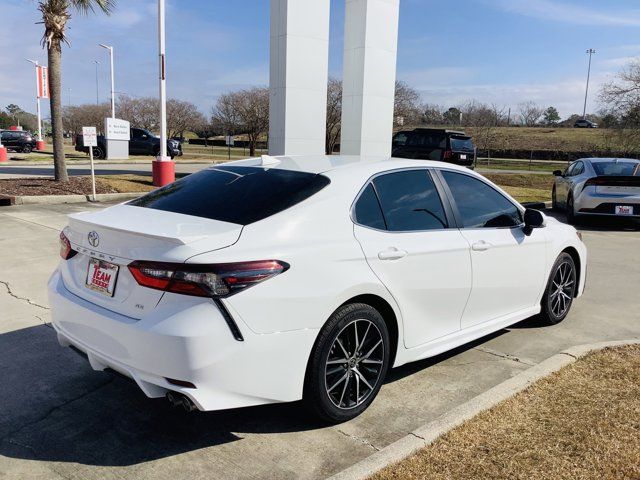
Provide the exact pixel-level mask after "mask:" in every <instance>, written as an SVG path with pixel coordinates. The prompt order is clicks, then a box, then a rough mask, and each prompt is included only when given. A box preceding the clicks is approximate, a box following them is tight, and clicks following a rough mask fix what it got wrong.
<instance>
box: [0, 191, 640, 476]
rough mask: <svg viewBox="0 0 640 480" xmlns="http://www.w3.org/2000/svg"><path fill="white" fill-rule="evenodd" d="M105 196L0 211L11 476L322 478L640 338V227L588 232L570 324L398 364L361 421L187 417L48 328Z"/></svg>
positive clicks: (295, 407)
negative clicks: (539, 368)
mask: <svg viewBox="0 0 640 480" xmlns="http://www.w3.org/2000/svg"><path fill="white" fill-rule="evenodd" d="M101 207H102V205H95V204H80V205H49V206H19V207H5V208H2V209H0V225H2V227H1V228H0V375H1V377H0V378H1V379H2V383H3V387H4V388H3V392H5V394H4V395H3V401H2V408H1V409H0V473H3V474H4V475H5V477H6V478H11V479H13V478H16V479H18V478H78V479H103V478H106V479H111V478H114V479H115V478H122V477H126V478H133V479H147V478H149V479H151V478H153V479H175V478H240V479H244V478H247V479H248V478H279V479H281V478H285V479H286V478H323V477H326V476H329V475H331V474H334V473H336V472H338V471H340V470H342V469H343V468H345V467H347V466H349V465H351V464H354V463H356V462H358V461H360V460H362V459H363V458H365V457H367V456H369V455H370V454H371V453H372V452H375V451H377V450H379V449H381V448H383V447H385V446H387V445H389V444H391V443H392V442H394V441H396V440H398V439H400V438H402V437H403V436H404V435H406V434H407V432H411V431H413V430H414V429H415V428H417V427H418V426H420V425H422V424H425V423H427V422H429V421H432V420H434V419H436V418H438V417H439V416H440V415H442V414H444V413H446V412H448V411H450V410H451V409H453V408H455V407H457V406H459V405H461V404H463V403H464V402H466V401H468V400H469V399H471V398H473V397H475V396H476V395H478V394H480V393H482V392H484V391H486V390H488V389H489V388H491V387H493V386H495V385H497V384H498V383H500V382H502V381H504V380H506V379H508V378H510V377H512V376H514V375H516V374H518V373H519V372H522V371H524V370H526V369H528V368H530V367H531V366H533V365H535V364H537V363H538V362H540V361H542V360H543V359H545V358H547V357H549V356H551V355H553V354H555V353H558V352H560V351H562V350H564V349H566V348H568V347H571V346H573V345H577V344H583V343H592V342H598V341H606V340H619V339H626V338H638V337H640V321H639V320H640V313H639V312H640V301H639V300H638V294H637V289H638V283H639V280H640V233H639V232H637V231H632V232H630V231H620V230H617V229H615V228H614V229H607V228H604V229H596V228H593V229H585V230H584V231H583V235H584V239H585V242H586V243H587V245H588V247H589V255H590V260H589V271H588V281H587V289H586V292H585V295H584V297H583V298H581V299H580V300H578V301H577V302H576V303H575V304H574V307H573V310H572V312H571V314H570V315H569V317H568V318H567V319H566V320H565V321H564V322H563V323H561V324H560V325H557V326H554V327H541V326H540V325H538V324H537V323H536V322H535V320H533V319H531V320H528V321H524V322H521V323H520V324H518V325H515V326H513V327H512V328H509V329H505V330H502V331H500V332H498V333H496V334H494V335H491V336H490V337H486V338H484V339H482V340H481V341H478V342H474V343H473V344H470V345H467V346H465V347H464V348H459V349H457V350H455V351H453V352H450V353H448V354H446V355H441V356H438V357H436V358H433V359H429V360H425V361H421V362H418V363H415V364H410V365H406V366H404V367H401V368H399V369H395V370H393V371H392V372H391V373H390V375H389V379H388V381H387V383H386V384H385V385H384V386H383V388H382V390H381V392H380V395H379V397H378V398H377V399H376V401H375V402H374V404H373V405H372V406H371V408H370V409H369V410H368V411H367V412H365V414H363V415H362V416H361V417H359V418H357V419H355V420H353V421H351V422H348V423H345V424H342V425H338V426H333V427H324V426H321V425H319V424H317V423H315V422H314V421H313V420H311V419H310V418H309V416H308V414H307V412H306V411H305V410H304V409H303V408H302V407H301V406H300V405H299V404H286V405H274V406H267V407H255V408H248V409H238V410H232V411H225V412H209V413H200V412H198V413H194V414H186V413H184V412H182V411H180V410H173V409H171V408H170V407H169V406H168V404H167V403H166V402H165V401H163V400H149V399H147V398H146V397H145V396H144V395H143V394H142V393H141V392H140V391H139V390H138V388H137V387H136V386H135V385H133V383H132V382H130V381H127V380H126V379H121V378H119V377H114V376H112V375H110V374H108V373H99V372H94V371H92V370H91V369H90V367H89V366H88V365H87V364H86V362H85V360H84V359H82V358H80V357H78V356H77V355H75V354H74V353H73V352H72V351H71V350H70V349H63V348H61V347H59V346H58V345H57V342H56V340H55V335H54V333H53V330H52V329H51V328H50V327H48V326H46V325H45V324H46V322H47V321H48V320H49V312H48V306H47V300H46V295H45V284H46V281H47V278H48V276H49V274H50V273H51V271H52V270H53V269H54V268H55V265H56V264H57V262H58V233H59V231H60V229H61V228H62V227H63V226H64V225H65V223H66V220H65V215H66V214H67V213H70V212H75V211H80V210H88V209H95V208H101ZM0 477H2V475H0ZM3 478H4V477H3Z"/></svg>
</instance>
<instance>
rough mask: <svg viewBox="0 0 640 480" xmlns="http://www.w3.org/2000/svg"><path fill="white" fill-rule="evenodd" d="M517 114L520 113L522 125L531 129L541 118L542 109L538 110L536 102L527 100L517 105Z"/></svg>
mask: <svg viewBox="0 0 640 480" xmlns="http://www.w3.org/2000/svg"><path fill="white" fill-rule="evenodd" d="M518 112H519V113H520V119H521V121H522V124H523V125H525V126H527V127H533V126H535V125H536V124H537V123H538V121H539V120H540V117H542V114H543V113H544V109H542V108H540V107H539V106H538V104H537V103H536V102H534V101H532V100H529V101H528V102H523V103H519V104H518Z"/></svg>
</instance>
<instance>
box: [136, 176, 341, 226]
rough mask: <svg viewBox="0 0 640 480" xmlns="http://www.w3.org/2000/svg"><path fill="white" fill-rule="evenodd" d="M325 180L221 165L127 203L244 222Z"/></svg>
mask: <svg viewBox="0 0 640 480" xmlns="http://www.w3.org/2000/svg"><path fill="white" fill-rule="evenodd" d="M328 184H329V179H328V178H327V177H325V176H323V175H317V174H315V173H308V172H296V171H291V170H281V169H277V168H270V169H269V168H261V167H234V166H220V167H216V168H208V169H206V170H201V171H199V172H197V173H193V174H191V175H189V176H187V177H184V178H182V179H180V180H178V181H177V182H175V183H171V184H169V185H167V186H166V187H163V188H160V189H158V190H155V191H154V192H151V193H149V194H147V195H145V196H143V197H140V198H137V199H135V200H132V201H131V202H129V203H128V205H133V206H135V207H145V208H153V209H156V210H164V211H167V212H174V213H182V214H184V215H193V216H195V217H203V218H210V219H212V220H219V221H221V222H229V223H235V224H239V225H248V224H250V223H253V222H257V221H259V220H262V219H264V218H267V217H270V216H271V215H275V214H276V213H278V212H281V211H283V210H286V209H287V208H290V207H292V206H294V205H296V204H297V203H300V202H302V201H303V200H305V199H307V198H309V197H310V196H312V195H314V194H315V193H317V192H319V191H320V190H322V189H323V188H324V187H326V186H327V185H328Z"/></svg>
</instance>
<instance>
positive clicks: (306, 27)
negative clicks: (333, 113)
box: [269, 0, 330, 155]
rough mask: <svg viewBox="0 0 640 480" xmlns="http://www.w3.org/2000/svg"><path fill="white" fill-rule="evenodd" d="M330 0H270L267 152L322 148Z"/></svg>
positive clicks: (321, 151)
mask: <svg viewBox="0 0 640 480" xmlns="http://www.w3.org/2000/svg"><path fill="white" fill-rule="evenodd" d="M329 5H330V0H271V38H270V43H271V50H270V60H269V63H270V70H269V154H271V155H298V154H324V144H325V131H326V115H327V79H328V68H329V67H328V65H329Z"/></svg>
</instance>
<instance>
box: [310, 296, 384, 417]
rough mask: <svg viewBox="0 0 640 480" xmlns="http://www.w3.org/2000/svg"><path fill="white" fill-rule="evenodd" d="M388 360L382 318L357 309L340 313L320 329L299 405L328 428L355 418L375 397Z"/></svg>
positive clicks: (359, 306) (372, 310)
mask: <svg viewBox="0 0 640 480" xmlns="http://www.w3.org/2000/svg"><path fill="white" fill-rule="evenodd" d="M389 358H390V340H389V332H388V329H387V326H386V324H385V322H384V319H383V318H382V315H380V313H379V312H378V311H377V310H376V309H375V308H373V307H371V306H370V305H366V304H363V303H353V304H349V305H344V306H342V307H340V308H339V309H338V310H336V311H335V312H334V313H333V314H332V315H331V317H330V318H329V320H328V321H327V323H326V324H325V325H324V327H322V330H321V331H320V334H319V335H318V339H317V340H316V343H315V345H314V347H313V351H312V352H311V357H310V359H309V366H308V369H307V376H306V380H305V389H304V400H305V402H306V403H307V405H308V406H309V407H310V408H311V409H312V410H313V411H314V412H315V413H316V414H317V415H318V416H319V417H320V418H321V419H323V420H324V421H328V422H331V423H339V422H344V421H347V420H350V419H352V418H354V417H356V416H358V415H360V414H361V413H362V412H363V411H364V410H366V409H367V407H368V406H369V405H370V404H371V402H373V399H374V398H375V397H376V395H377V394H378V392H379V391H380V387H381V386H382V382H383V381H384V378H385V375H386V373H387V369H388V368H389Z"/></svg>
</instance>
